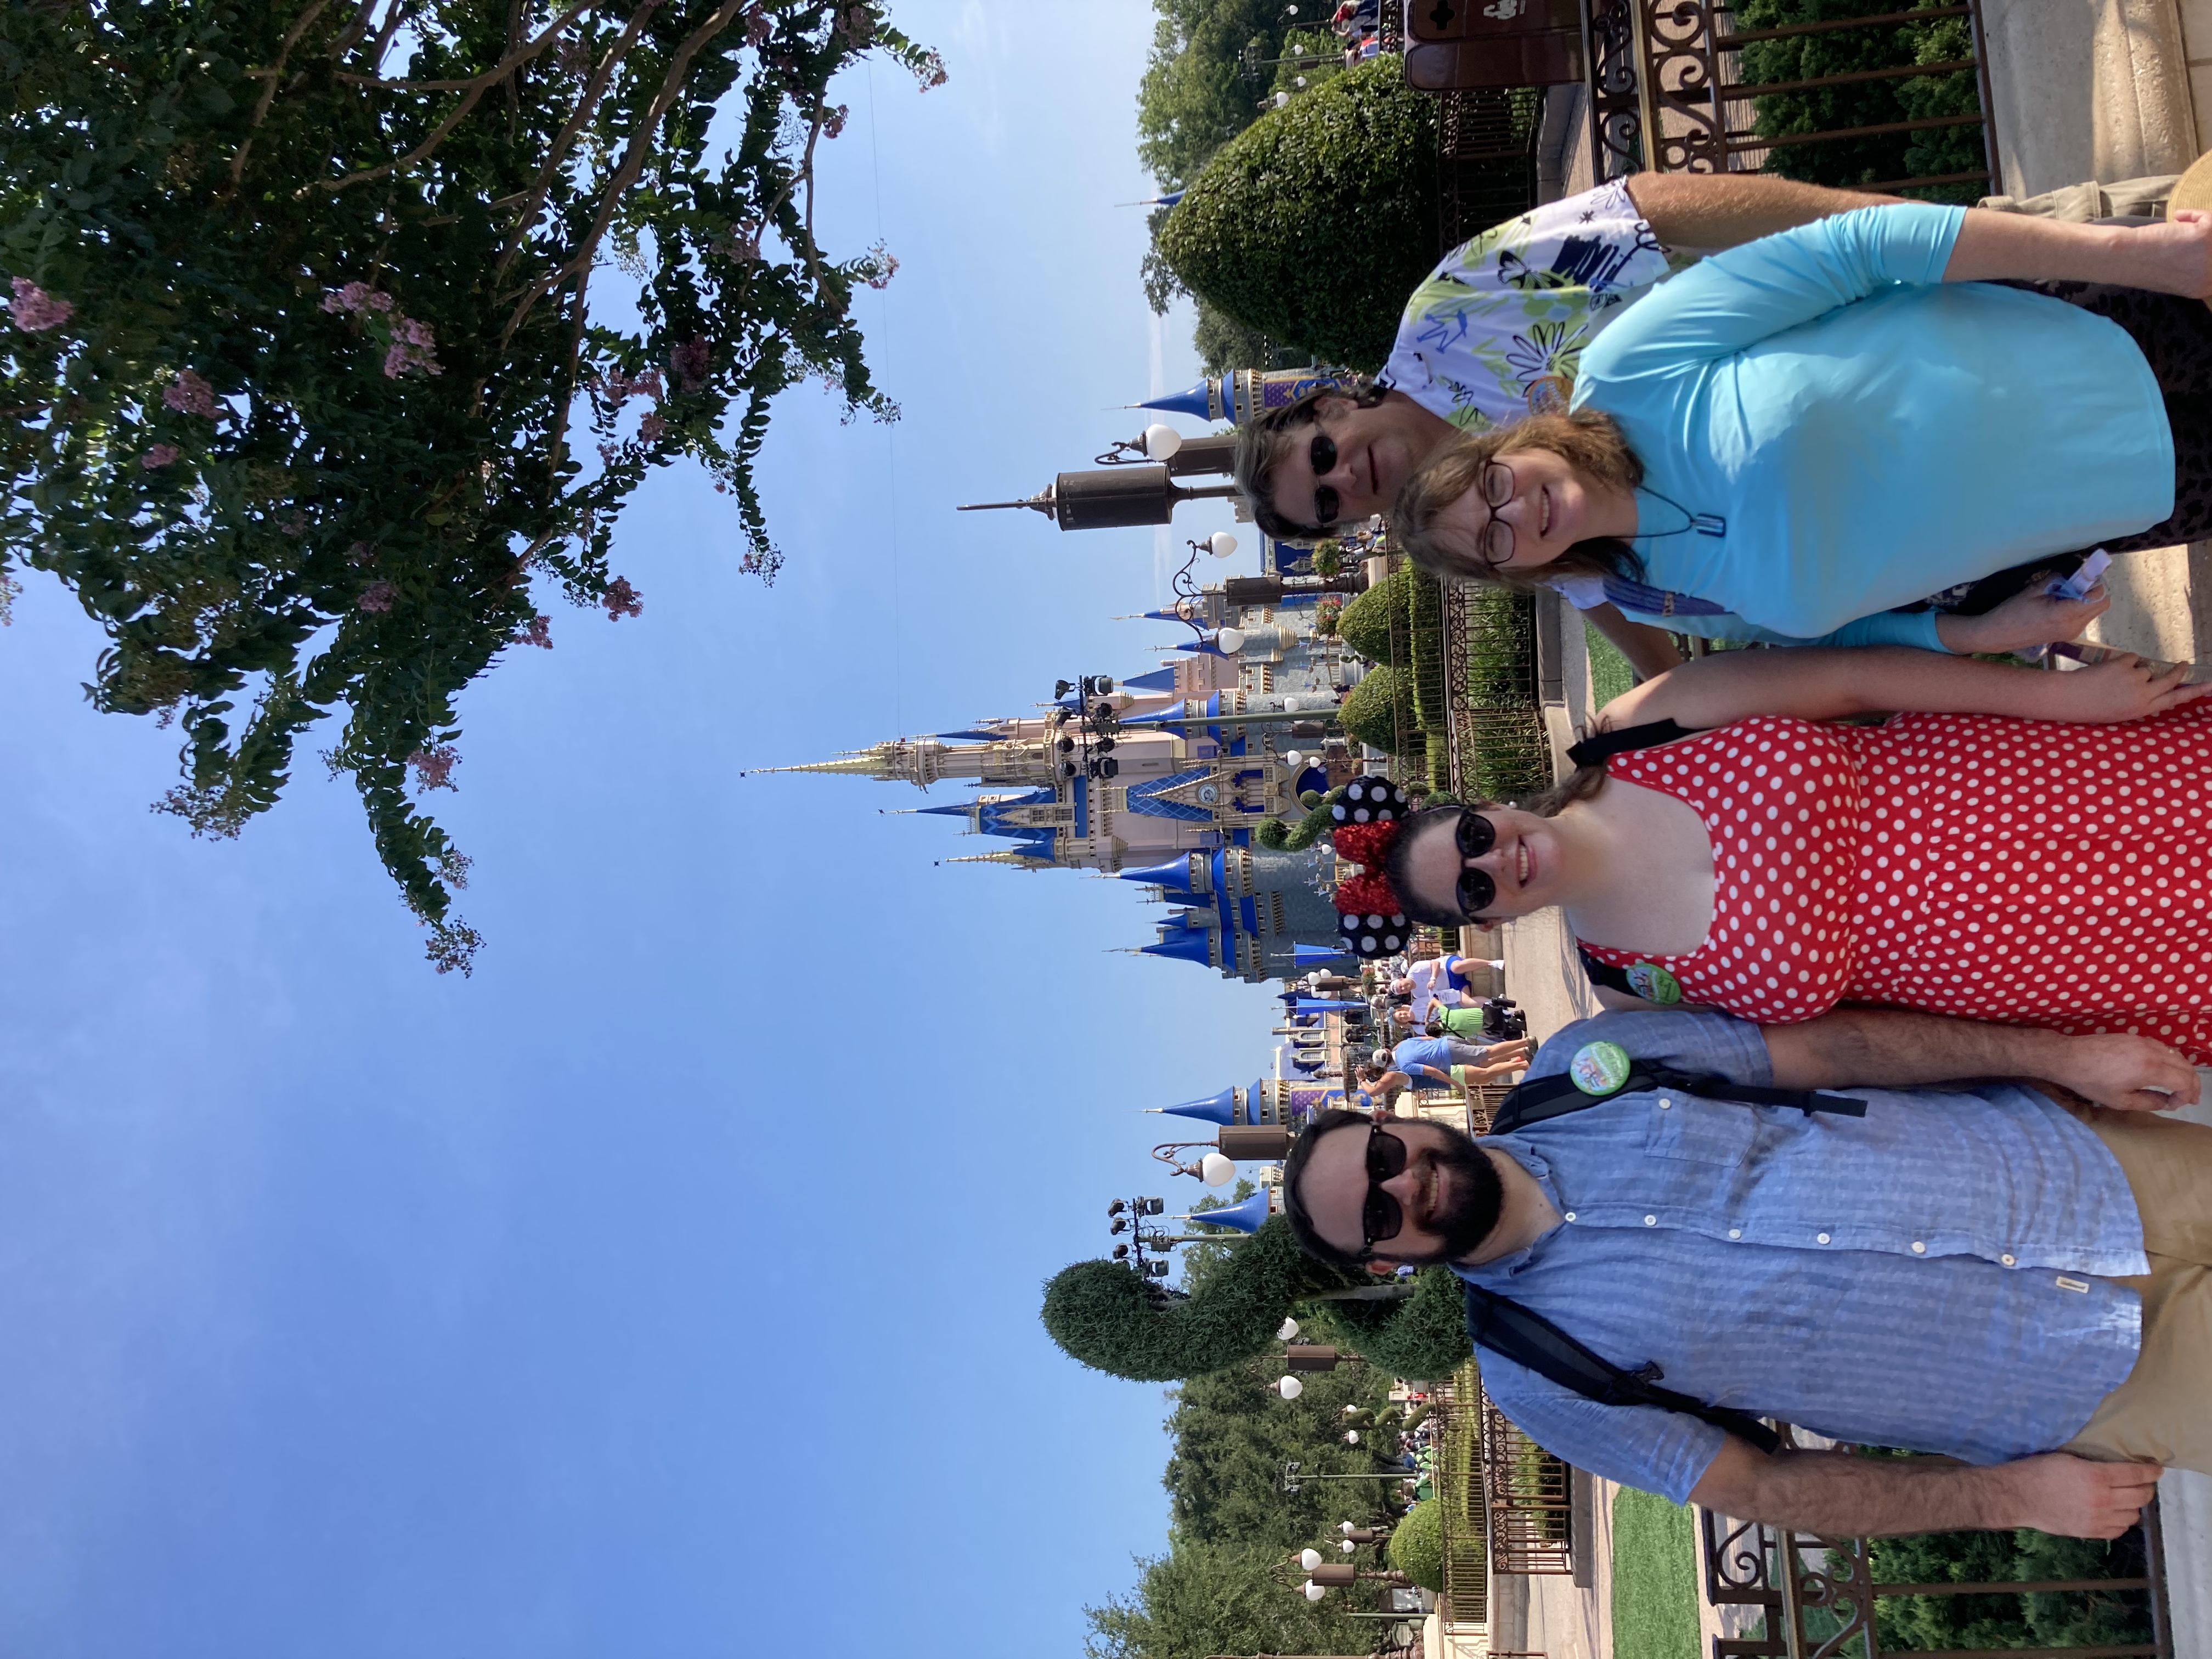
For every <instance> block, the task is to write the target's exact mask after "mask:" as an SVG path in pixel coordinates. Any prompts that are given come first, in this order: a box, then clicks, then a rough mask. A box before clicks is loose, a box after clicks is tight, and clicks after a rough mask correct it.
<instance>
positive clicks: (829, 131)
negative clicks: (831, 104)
mask: <svg viewBox="0 0 2212 1659" xmlns="http://www.w3.org/2000/svg"><path fill="white" fill-rule="evenodd" d="M851 113H852V111H851V110H850V109H848V107H847V106H845V105H843V104H840V105H838V106H836V108H835V109H832V110H826V111H824V112H823V116H822V136H823V137H824V138H835V137H837V136H838V135H839V134H841V133H842V132H843V131H845V119H846V118H847V117H848V115H850V114H851Z"/></svg>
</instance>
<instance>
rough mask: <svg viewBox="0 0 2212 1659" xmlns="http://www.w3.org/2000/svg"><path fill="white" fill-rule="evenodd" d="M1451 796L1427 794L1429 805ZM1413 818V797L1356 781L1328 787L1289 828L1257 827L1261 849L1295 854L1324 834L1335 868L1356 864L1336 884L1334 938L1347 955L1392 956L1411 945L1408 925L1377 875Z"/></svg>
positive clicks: (1372, 781)
mask: <svg viewBox="0 0 2212 1659" xmlns="http://www.w3.org/2000/svg"><path fill="white" fill-rule="evenodd" d="M1449 799H1451V798H1450V797H1449V796H1447V795H1431V796H1430V797H1429V801H1430V803H1431V805H1441V804H1443V803H1445V802H1448V801H1449ZM1412 816H1413V798H1412V797H1411V796H1409V795H1407V793H1406V792H1405V791H1404V790H1403V789H1401V788H1400V787H1398V786H1397V785H1396V784H1395V783H1393V782H1391V781H1390V780H1389V779H1388V778H1378V777H1358V778H1354V779H1352V781H1351V782H1349V783H1347V784H1345V785H1343V786H1341V787H1339V788H1335V789H1332V790H1330V791H1329V792H1328V794H1326V795H1324V796H1322V798H1321V802H1320V804H1319V805H1316V807H1314V809H1313V810H1312V811H1310V812H1308V813H1307V814H1306V816H1305V817H1304V819H1303V820H1302V821H1300V822H1299V823H1297V824H1295V825H1286V824H1285V823H1282V822H1281V821H1279V820H1276V821H1273V822H1270V823H1263V824H1261V826H1260V831H1259V836H1258V839H1259V842H1260V844H1261V846H1262V847H1270V848H1279V849H1284V850H1289V851H1297V850H1299V849H1301V848H1308V847H1310V846H1312V845H1313V844H1314V843H1315V842H1317V841H1319V840H1320V839H1321V838H1322V836H1324V835H1325V836H1328V838H1329V841H1330V842H1331V843H1332V844H1333V845H1334V847H1335V848H1336V856H1337V861H1338V864H1339V866H1342V865H1344V864H1346V863H1351V864H1356V865H1358V866H1361V868H1360V872H1359V873H1358V875H1354V876H1349V877H1344V878H1340V879H1339V880H1338V882H1337V884H1336V895H1335V898H1336V913H1337V936H1338V938H1339V939H1340V941H1341V942H1342V944H1343V945H1344V948H1345V950H1346V951H1348V952H1350V953H1351V954H1352V955H1353V956H1356V957H1367V958H1372V957H1388V956H1395V955H1396V954H1397V953H1398V952H1399V951H1402V950H1404V949H1405V948H1406V946H1407V945H1409V944H1411V943H1412V942H1413V922H1412V921H1410V920H1408V919H1407V915H1406V909H1405V906H1404V905H1402V904H1401V903H1400V902H1398V895H1397V894H1396V893H1395V891H1394V890H1392V888H1391V886H1390V879H1389V877H1388V876H1385V875H1384V874H1383V860H1384V859H1386V858H1387V857H1388V856H1389V852H1390V843H1391V842H1395V840H1397V838H1398V832H1399V831H1400V830H1401V829H1403V828H1404V827H1405V825H1406V821H1407V819H1408V818H1410V817H1412Z"/></svg>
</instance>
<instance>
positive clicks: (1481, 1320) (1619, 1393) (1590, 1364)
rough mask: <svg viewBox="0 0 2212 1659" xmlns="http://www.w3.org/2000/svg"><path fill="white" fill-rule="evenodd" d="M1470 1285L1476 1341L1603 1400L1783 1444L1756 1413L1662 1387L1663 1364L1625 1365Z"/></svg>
mask: <svg viewBox="0 0 2212 1659" xmlns="http://www.w3.org/2000/svg"><path fill="white" fill-rule="evenodd" d="M1466 1289H1467V1328H1468V1335H1470V1336H1471V1337H1473V1338H1474V1346H1476V1347H1478V1348H1486V1349H1488V1350H1489V1351H1490V1352H1492V1353H1494V1354H1499V1355H1502V1356H1503V1357H1504V1358H1507V1359H1510V1360H1511V1361H1512V1362H1513V1363H1514V1364H1516V1365H1519V1366H1521V1367H1522V1369H1524V1370H1532V1371H1534V1372H1535V1373H1536V1375H1537V1376H1541V1377H1543V1378H1545V1379H1546V1380H1547V1381H1548V1382H1552V1383H1557V1384H1558V1385H1559V1387H1561V1388H1563V1389H1567V1390H1568V1391H1569V1392H1570V1393H1573V1394H1578V1395H1582V1397H1583V1399H1585V1400H1594V1401H1596V1402H1597V1403H1598V1404H1599V1405H1601V1406H1655V1407H1658V1408H1659V1409H1660V1410H1662V1411H1669V1412H1680V1413H1682V1414H1683V1415H1685V1416H1686V1417H1694V1418H1697V1419H1699V1421H1701V1422H1705V1423H1710V1424H1711V1425H1713V1426H1714V1427H1715V1428H1717V1429H1719V1430H1721V1431H1723V1433H1727V1434H1732V1435H1735V1436H1736V1437H1738V1438H1739V1439H1742V1440H1747V1441H1749V1442H1750V1443H1752V1444H1753V1445H1754V1446H1756V1447H1758V1448H1759V1450H1760V1451H1762V1452H1765V1454H1767V1455H1769V1456H1771V1455H1773V1454H1774V1453H1776V1452H1778V1451H1779V1450H1780V1449H1782V1439H1781V1437H1780V1436H1778V1435H1777V1434H1776V1433H1775V1432H1774V1431H1773V1430H1772V1429H1770V1428H1768V1427H1767V1426H1766V1425H1765V1424H1764V1423H1762V1422H1760V1421H1759V1419H1757V1418H1756V1417H1753V1415H1752V1414H1751V1413H1748V1412H1740V1411H1735V1410H1733V1409H1731V1408H1730V1407H1726V1406H1709V1405H1707V1404H1705V1401H1702V1400H1693V1399H1692V1398H1691V1397H1690V1396H1689V1395H1686V1394H1677V1393H1675V1392H1674V1389H1662V1388H1661V1387H1659V1386H1658V1381H1659V1378H1660V1377H1661V1376H1663V1375H1664V1373H1663V1372H1662V1371H1661V1370H1659V1368H1658V1366H1657V1365H1656V1364H1651V1365H1647V1366H1645V1367H1644V1370H1641V1371H1626V1370H1622V1369H1621V1368H1620V1366H1618V1365H1616V1364H1613V1362H1612V1361H1611V1360H1609V1359H1607V1358H1604V1357H1602V1356H1601V1355H1599V1354H1596V1353H1593V1352H1591V1351H1590V1350H1589V1349H1588V1348H1586V1347H1584V1346H1583V1345H1582V1344H1581V1343H1579V1342H1577V1341H1576V1340H1575V1339H1574V1338H1573V1337H1571V1336H1569V1335H1568V1334H1566V1333H1565V1331H1563V1330H1561V1329H1560V1328H1559V1327H1558V1326H1557V1325H1554V1324H1553V1323H1552V1322H1551V1321H1550V1320H1548V1319H1547V1318H1545V1317H1544V1316H1542V1315H1541V1314H1534V1313H1531V1312H1529V1311H1528V1309H1526V1308H1524V1307H1522V1305H1521V1304H1519V1303H1517V1302H1509V1301H1508V1300H1506V1298H1505V1297H1502V1296H1499V1295H1498V1294H1497V1293H1496V1292H1495V1291H1486V1290H1484V1289H1483V1288H1482V1287H1481V1286H1480V1285H1467V1286H1466Z"/></svg>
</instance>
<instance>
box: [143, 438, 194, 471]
mask: <svg viewBox="0 0 2212 1659" xmlns="http://www.w3.org/2000/svg"><path fill="white" fill-rule="evenodd" d="M181 453H183V452H182V451H181V450H179V448H178V447H176V445H174V444H155V445H154V446H153V447H151V448H150V449H149V450H148V451H147V452H146V453H144V454H143V455H141V456H140V457H139V458H138V465H141V466H143V467H144V468H145V469H146V470H147V471H149V472H151V471H154V470H155V468H156V467H162V466H167V465H169V464H170V463H171V462H173V461H174V460H175V459H177V457H178V456H179V454H181Z"/></svg>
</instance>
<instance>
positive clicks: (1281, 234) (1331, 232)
mask: <svg viewBox="0 0 2212 1659" xmlns="http://www.w3.org/2000/svg"><path fill="white" fill-rule="evenodd" d="M1158 246H1159V252H1160V257H1161V258H1164V260H1166V262H1167V264H1168V266H1169V268H1170V270H1173V271H1174V272H1175V274H1176V276H1177V277H1179V278H1180V279H1181V280H1182V283H1183V284H1184V286H1186V287H1187V288H1188V289H1190V290H1191V292H1192V293H1194V294H1196V295H1201V296H1202V297H1203V298H1204V299H1205V300H1206V302H1207V303H1208V304H1210V305H1212V307H1215V308H1216V309H1217V310H1219V311H1221V312H1223V313H1226V314H1227V315H1228V316H1230V317H1231V318H1233V319H1235V320H1236V321H1237V322H1239V323H1241V324H1243V325H1244V326H1245V327H1246V328H1248V329H1250V330H1252V331H1255V333H1259V334H1263V335H1265V336H1267V338H1268V339H1269V340H1271V341H1277V342H1281V343H1285V344H1292V345H1296V346H1297V347H1299V348H1302V349H1305V350H1309V351H1311V352H1312V353H1313V354H1314V355H1315V356H1316V357H1317V358H1319V359H1320V360H1321V361H1322V362H1332V363H1341V364H1344V365H1346V366H1348V367H1350V368H1358V369H1365V370H1370V371H1372V370H1374V369H1377V368H1381V367H1382V365H1383V359H1384V358H1385V357H1386V356H1389V350H1390V343H1391V340H1392V339H1393V338H1394V337H1395V335H1396V333H1397V329H1398V319H1399V316H1400V314H1401V313H1403V312H1404V310H1405V308H1406V300H1407V295H1410V294H1412V293H1413V289H1415V288H1416V287H1417V286H1418V285H1419V283H1420V282H1421V280H1422V278H1424V277H1425V276H1427V275H1428V273H1429V271H1430V270H1431V268H1432V267H1433V266H1434V265H1435V264H1436V262H1437V257H1438V254H1439V252H1441V250H1440V249H1439V248H1438V247H1437V100H1435V99H1434V98H1432V97H1431V96H1430V95H1429V94H1426V93H1420V92H1415V91H1413V90H1412V89H1411V88H1408V87H1407V85H1406V80H1405V72H1404V70H1403V68H1402V66H1401V64H1400V62H1399V60H1398V59H1397V58H1395V57H1392V56H1384V57H1382V58H1375V59H1373V60H1372V61H1370V62H1369V63H1367V64H1362V65H1361V66H1360V67H1359V68H1358V69H1356V70H1350V71H1348V72H1347V73H1345V74H1343V75H1340V76H1335V77H1334V79H1332V80H1330V81H1329V82H1327V84H1325V85H1323V86H1320V87H1316V88H1313V89H1312V90H1310V91H1308V92H1305V93H1302V94H1299V95H1297V97H1295V98H1293V99H1292V100H1291V102H1290V104H1289V105H1288V106H1285V108H1282V109H1279V110H1275V111H1273V112H1269V113H1268V114H1267V115H1264V116H1262V117H1261V118H1260V119H1259V120H1257V121H1255V123H1253V125H1251V126H1249V127H1248V128H1246V129H1245V130H1244V131H1243V132H1242V133H1239V134H1238V135H1237V137H1235V138H1234V139H1232V140H1231V141H1230V142H1229V143H1226V144H1225V145H1223V146H1222V148H1221V149H1220V150H1219V151H1218V152H1217V153H1216V154H1215V155H1214V157H1213V159H1212V161H1208V162H1207V163H1206V167H1205V170H1204V171H1203V172H1201V173H1200V174H1199V175H1198V177H1197V178H1196V179H1193V180H1192V181H1191V183H1190V186H1189V189H1188V193H1187V194H1185V196H1184V197H1183V198H1182V202H1181V203H1180V204H1178V205H1177V206H1176V208H1175V210H1173V211H1172V212H1170V214H1169V215H1168V216H1167V222H1166V223H1165V224H1164V226H1163V227H1162V228H1161V231H1160V235H1159V245H1158Z"/></svg>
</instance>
